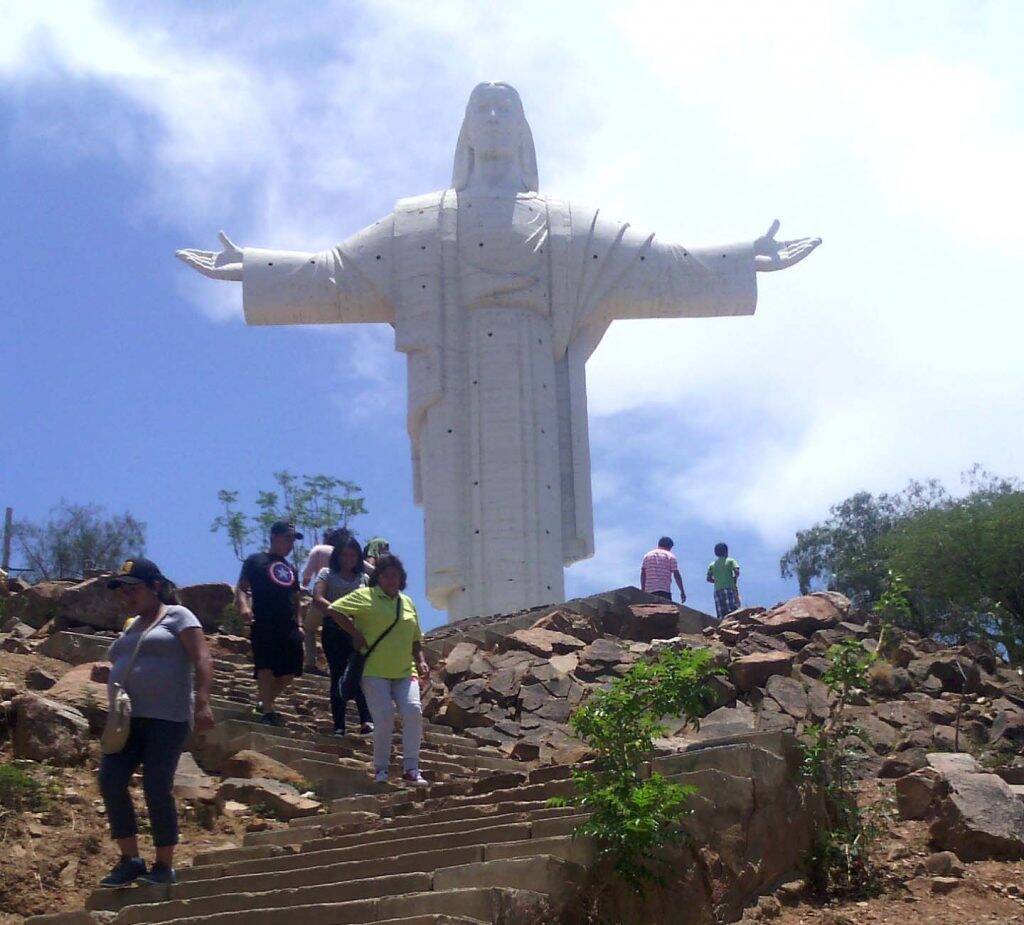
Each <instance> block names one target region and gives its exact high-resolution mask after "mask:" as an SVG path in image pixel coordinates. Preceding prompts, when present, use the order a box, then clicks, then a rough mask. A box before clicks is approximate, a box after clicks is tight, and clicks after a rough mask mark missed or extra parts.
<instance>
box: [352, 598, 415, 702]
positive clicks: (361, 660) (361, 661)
mask: <svg viewBox="0 0 1024 925" xmlns="http://www.w3.org/2000/svg"><path fill="white" fill-rule="evenodd" d="M401 619H402V594H401V592H399V594H398V597H397V598H396V600H395V619H394V620H392V621H391V625H390V626H389V627H388V628H387V629H386V630H384V632H383V633H381V634H380V635H379V636H378V637H377V638H376V639H375V640H374V642H373V645H372V646H370V648H369V649H367V650H366V651H365V652H357V651H355V650H354V649H353V651H352V654H351V655H350V656H349V657H348V664H347V665H346V666H345V673H344V674H343V675H342V676H341V678H340V680H339V681H338V694H339V696H340V697H341V699H342V700H354V699H355V696H356V694H357V693H358V691H359V683H360V682H361V681H362V680H363V669H364V668H365V667H366V662H367V660H368V659H369V658H370V656H371V655H373V650H374V649H376V648H377V646H379V645H380V641H381V640H382V639H383V638H384V637H385V636H387V634H388V633H390V632H391V631H392V630H393V629H394V628H395V627H396V626H397V625H398V621H399V620H401Z"/></svg>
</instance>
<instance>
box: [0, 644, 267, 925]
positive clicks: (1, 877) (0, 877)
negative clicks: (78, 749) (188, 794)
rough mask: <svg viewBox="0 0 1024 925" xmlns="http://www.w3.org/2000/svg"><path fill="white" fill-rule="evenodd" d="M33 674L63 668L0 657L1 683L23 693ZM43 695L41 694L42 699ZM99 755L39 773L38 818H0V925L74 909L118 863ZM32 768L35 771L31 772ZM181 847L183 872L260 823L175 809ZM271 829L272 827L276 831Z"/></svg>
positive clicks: (4, 748) (1, 750)
mask: <svg viewBox="0 0 1024 925" xmlns="http://www.w3.org/2000/svg"><path fill="white" fill-rule="evenodd" d="M33 666H38V667H40V668H43V669H44V670H46V671H49V672H50V673H51V674H53V675H58V676H59V675H61V674H63V673H64V672H65V671H67V670H68V668H69V667H70V666H69V665H67V664H66V663H64V662H58V661H54V660H52V659H45V658H42V657H40V656H37V655H32V656H28V655H13V654H11V653H9V652H3V653H0V681H13V682H15V683H17V684H18V685H19V686H21V685H23V681H24V675H25V671H26V670H27V669H28V668H30V667H33ZM44 694H45V692H44ZM11 757H12V756H11V752H10V745H9V743H3V744H2V745H0V762H5V761H9V760H11ZM98 760H99V750H98V747H96V746H95V744H94V750H93V754H92V755H91V756H90V759H89V761H88V762H87V764H86V765H85V766H83V767H76V768H43V769H40V770H39V771H38V772H36V773H37V774H38V776H39V777H40V779H44V780H45V782H46V784H47V786H48V789H49V790H50V791H51V794H52V795H51V796H50V798H49V799H48V806H47V808H46V809H45V810H43V811H42V812H26V813H20V814H18V815H13V814H11V815H7V816H6V817H0V925H21V922H22V921H23V920H24V918H25V917H27V916H30V915H39V914H42V913H46V912H68V911H73V910H75V909H81V908H82V906H83V904H84V903H85V900H86V897H87V896H88V895H89V893H90V892H91V891H92V890H93V889H94V888H95V886H96V884H97V883H98V882H99V881H100V879H102V878H103V876H105V875H106V873H107V872H108V871H109V869H110V868H111V866H113V864H114V863H115V862H116V861H117V857H118V853H117V848H116V847H115V846H114V844H113V843H112V842H111V841H110V839H109V837H108V835H107V828H106V819H105V817H104V814H103V801H102V800H101V799H100V795H99V789H98V787H97V785H96V767H97V764H98ZM36 767H37V768H38V766H36ZM134 795H135V797H136V809H137V810H139V816H138V818H139V820H140V826H141V827H142V832H141V833H140V843H141V847H142V851H143V855H144V856H145V857H147V858H148V860H150V861H152V843H151V842H149V841H148V840H147V824H146V817H145V810H144V808H143V802H142V794H141V787H138V786H137V787H135V788H134ZM179 807H181V812H180V815H181V817H182V819H181V839H182V843H181V845H180V846H179V849H178V852H177V855H176V857H175V863H176V864H177V865H179V866H182V867H184V866H187V865H188V864H189V863H191V860H192V858H193V857H194V856H195V854H196V853H197V852H200V851H205V850H207V849H209V848H213V847H219V846H225V845H238V844H241V839H242V836H243V835H244V833H245V830H246V827H247V826H248V825H255V826H256V827H261V826H262V825H264V823H262V822H260V821H256V820H254V818H253V816H252V815H248V814H242V815H238V816H218V817H216V818H214V819H207V822H208V825H210V826H211V827H210V828H205V827H203V826H202V825H200V824H199V818H198V817H199V814H200V811H199V809H198V807H196V806H195V805H193V804H191V803H189V802H182V801H179ZM276 824H277V823H275V825H276Z"/></svg>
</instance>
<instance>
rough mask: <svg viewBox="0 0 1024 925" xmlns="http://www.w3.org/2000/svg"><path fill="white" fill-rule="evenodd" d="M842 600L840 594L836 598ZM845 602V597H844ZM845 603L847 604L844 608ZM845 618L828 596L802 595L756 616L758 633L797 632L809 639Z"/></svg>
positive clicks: (833, 599)
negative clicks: (758, 627)
mask: <svg viewBox="0 0 1024 925" xmlns="http://www.w3.org/2000/svg"><path fill="white" fill-rule="evenodd" d="M838 597H842V595H838ZM844 600H845V598H844ZM848 606H849V602H847V607H848ZM845 618H846V614H845V613H844V612H843V610H842V609H841V608H840V607H839V606H838V604H837V601H836V600H835V596H833V595H831V594H805V595H803V596H802V597H794V598H793V599H792V600H791V601H787V602H786V603H785V604H779V606H778V607H773V608H772V609H771V610H769V611H768V612H767V613H766V614H764V615H763V616H761V617H760V621H759V622H760V624H761V631H762V632H764V633H769V634H780V633H787V632H789V633H799V634H800V635H801V636H812V635H813V634H814V633H816V632H818V631H819V630H825V629H831V628H832V627H834V626H837V625H838V624H839V623H841V622H842V621H843V620H844V619H845Z"/></svg>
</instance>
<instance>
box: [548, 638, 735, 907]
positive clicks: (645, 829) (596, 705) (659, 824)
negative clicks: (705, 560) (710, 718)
mask: <svg viewBox="0 0 1024 925" xmlns="http://www.w3.org/2000/svg"><path fill="white" fill-rule="evenodd" d="M720 673H722V669H720V668H716V667H715V666H714V664H713V662H712V658H711V653H710V652H708V651H707V650H706V649H698V650H688V651H683V652H677V651H674V650H665V651H664V652H662V653H661V655H660V657H659V659H658V660H657V661H656V662H641V663H638V664H636V665H634V666H633V667H632V668H630V670H629V671H628V672H627V673H626V674H625V675H624V676H623V677H621V678H619V679H617V680H616V681H613V682H612V685H611V688H610V689H609V690H606V691H599V692H598V693H596V694H594V695H593V696H591V697H590V699H589V700H588V701H587V702H586V703H585V704H584V705H583V706H582V707H580V709H578V710H577V711H576V712H575V713H574V714H573V716H572V719H571V720H570V723H571V725H572V728H573V730H574V731H575V732H576V734H577V735H578V736H579V737H580V738H581V739H583V741H585V742H586V743H587V744H588V745H589V746H590V747H591V748H592V749H593V750H594V752H596V754H597V758H596V760H595V762H594V765H593V768H592V769H579V770H576V771H574V772H573V782H574V784H575V791H576V792H575V793H574V795H573V796H571V797H568V798H561V797H558V798H555V799H553V800H551V801H550V802H551V804H552V805H555V806H578V807H580V808H581V809H584V810H586V811H587V812H588V813H590V817H589V818H588V820H587V821H586V822H584V823H583V824H582V825H581V826H580V827H579V828H578V829H577V834H580V835H588V836H591V837H593V838H594V840H595V842H596V843H597V848H598V854H599V857H600V858H602V859H608V860H610V861H611V863H612V867H613V869H614V871H615V872H616V873H617V874H618V875H619V876H620V877H621V878H622V879H623V880H624V881H625V882H626V883H628V884H629V885H630V886H631V887H632V888H633V889H634V890H636V891H637V892H642V891H643V888H644V886H645V885H646V884H647V883H649V882H654V883H663V882H664V878H663V877H662V876H661V875H660V874H659V873H658V872H657V870H656V869H655V867H654V865H655V863H656V853H657V851H658V849H659V848H661V847H663V846H666V845H670V844H673V843H677V842H679V841H681V840H682V838H683V833H682V832H681V830H680V829H679V822H680V820H681V819H682V817H683V816H684V815H685V814H686V811H687V810H686V800H687V798H688V797H690V796H691V795H692V794H693V793H694V792H695V791H694V789H693V788H692V787H684V786H682V785H680V784H675V783H672V782H671V781H669V780H668V779H666V778H665V777H663V776H662V775H661V774H658V773H651V774H649V775H648V774H646V773H645V772H646V762H647V761H649V760H650V758H651V756H652V754H653V751H654V739H655V738H656V737H658V736H660V735H664V733H665V727H664V726H663V724H662V717H666V716H685V717H686V719H687V720H688V721H689V722H692V723H693V724H694V725H699V720H700V717H701V716H703V715H704V714H705V713H706V712H707V709H708V707H709V705H710V703H711V699H712V692H711V688H710V687H709V686H708V683H707V682H708V680H709V679H710V678H711V677H712V675H715V674H720Z"/></svg>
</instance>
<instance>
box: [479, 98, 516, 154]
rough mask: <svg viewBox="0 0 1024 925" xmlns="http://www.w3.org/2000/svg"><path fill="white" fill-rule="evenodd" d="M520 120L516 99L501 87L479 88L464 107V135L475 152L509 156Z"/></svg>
mask: <svg viewBox="0 0 1024 925" xmlns="http://www.w3.org/2000/svg"><path fill="white" fill-rule="evenodd" d="M522 124H523V115H522V111H521V110H520V108H519V105H518V101H517V100H516V98H515V96H514V95H513V94H512V93H511V92H510V91H509V90H508V89H507V88H505V87H481V88H479V89H478V90H477V91H476V92H475V93H474V94H473V96H472V98H471V99H470V101H469V105H468V106H467V107H466V135H467V138H468V140H469V144H470V146H471V147H472V148H473V151H474V152H475V153H476V154H477V155H478V156H480V155H482V156H484V157H488V156H489V157H500V156H503V155H504V156H509V157H510V156H513V155H514V154H515V152H516V150H517V148H518V147H519V142H520V141H521V139H522Z"/></svg>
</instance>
